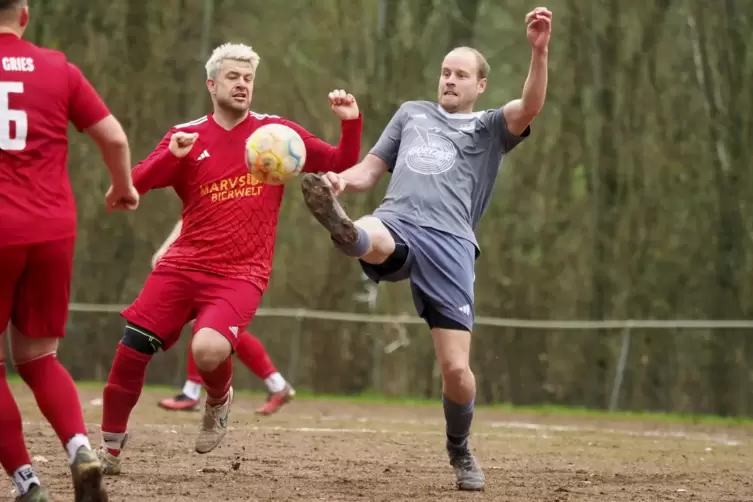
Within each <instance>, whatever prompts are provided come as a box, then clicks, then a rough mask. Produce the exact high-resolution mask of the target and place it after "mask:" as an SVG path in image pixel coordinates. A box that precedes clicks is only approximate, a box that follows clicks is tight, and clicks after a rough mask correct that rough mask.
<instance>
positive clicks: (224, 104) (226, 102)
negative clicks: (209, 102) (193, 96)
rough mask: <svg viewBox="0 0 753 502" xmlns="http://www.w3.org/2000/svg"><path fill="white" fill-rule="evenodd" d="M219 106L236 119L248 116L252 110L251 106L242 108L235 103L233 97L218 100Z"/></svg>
mask: <svg viewBox="0 0 753 502" xmlns="http://www.w3.org/2000/svg"><path fill="white" fill-rule="evenodd" d="M217 106H219V107H220V108H221V109H222V111H223V112H224V113H226V114H228V115H232V116H236V117H241V116H243V115H245V114H247V113H248V110H249V109H250V106H248V105H242V106H241V105H240V103H235V102H234V101H233V98H232V97H231V98H228V99H218V100H217Z"/></svg>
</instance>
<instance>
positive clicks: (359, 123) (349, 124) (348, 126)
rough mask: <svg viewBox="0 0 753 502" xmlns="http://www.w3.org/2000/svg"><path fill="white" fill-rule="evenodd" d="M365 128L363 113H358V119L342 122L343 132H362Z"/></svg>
mask: <svg viewBox="0 0 753 502" xmlns="http://www.w3.org/2000/svg"><path fill="white" fill-rule="evenodd" d="M362 128H363V114H362V113H361V112H358V118H355V119H351V120H343V121H342V122H341V129H340V130H341V131H353V130H356V129H357V130H360V129H362Z"/></svg>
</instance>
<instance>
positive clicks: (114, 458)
mask: <svg viewBox="0 0 753 502" xmlns="http://www.w3.org/2000/svg"><path fill="white" fill-rule="evenodd" d="M104 435H105V434H104V433H103V438H102V444H101V445H100V446H99V448H97V451H96V453H97V457H98V458H99V462H100V464H101V468H102V473H103V474H104V475H105V476H117V475H118V474H120V473H121V465H120V464H121V462H122V460H123V459H121V458H120V456H119V455H120V454H122V453H123V450H124V449H125V446H126V443H127V442H128V433H127V432H126V433H124V434H123V439H121V440H120V442H117V440H116V441H115V442H116V443H117V448H114V447H113V445H112V444H110V443H112V441H105V440H104ZM108 446H109V448H108ZM110 448H112V449H115V450H117V451H118V452H119V455H113V454H112V453H110Z"/></svg>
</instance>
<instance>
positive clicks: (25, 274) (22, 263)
mask: <svg viewBox="0 0 753 502" xmlns="http://www.w3.org/2000/svg"><path fill="white" fill-rule="evenodd" d="M75 247H76V238H75V237H70V238H67V239H60V240H56V241H49V242H42V243H38V244H30V245H28V246H7V247H0V333H2V332H4V331H5V328H6V327H7V326H8V321H10V322H12V323H13V326H14V327H15V328H16V329H17V330H18V331H20V332H21V333H23V334H24V335H26V336H28V337H31V338H63V336H65V325H66V323H67V322H68V302H69V301H70V297H71V276H72V275H73V253H74V249H75Z"/></svg>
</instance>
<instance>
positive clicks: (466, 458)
mask: <svg viewBox="0 0 753 502" xmlns="http://www.w3.org/2000/svg"><path fill="white" fill-rule="evenodd" d="M452 465H453V467H457V468H458V469H462V470H464V471H472V470H473V469H474V467H475V466H474V463H473V457H471V456H470V455H462V456H457V457H453V459H452Z"/></svg>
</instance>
